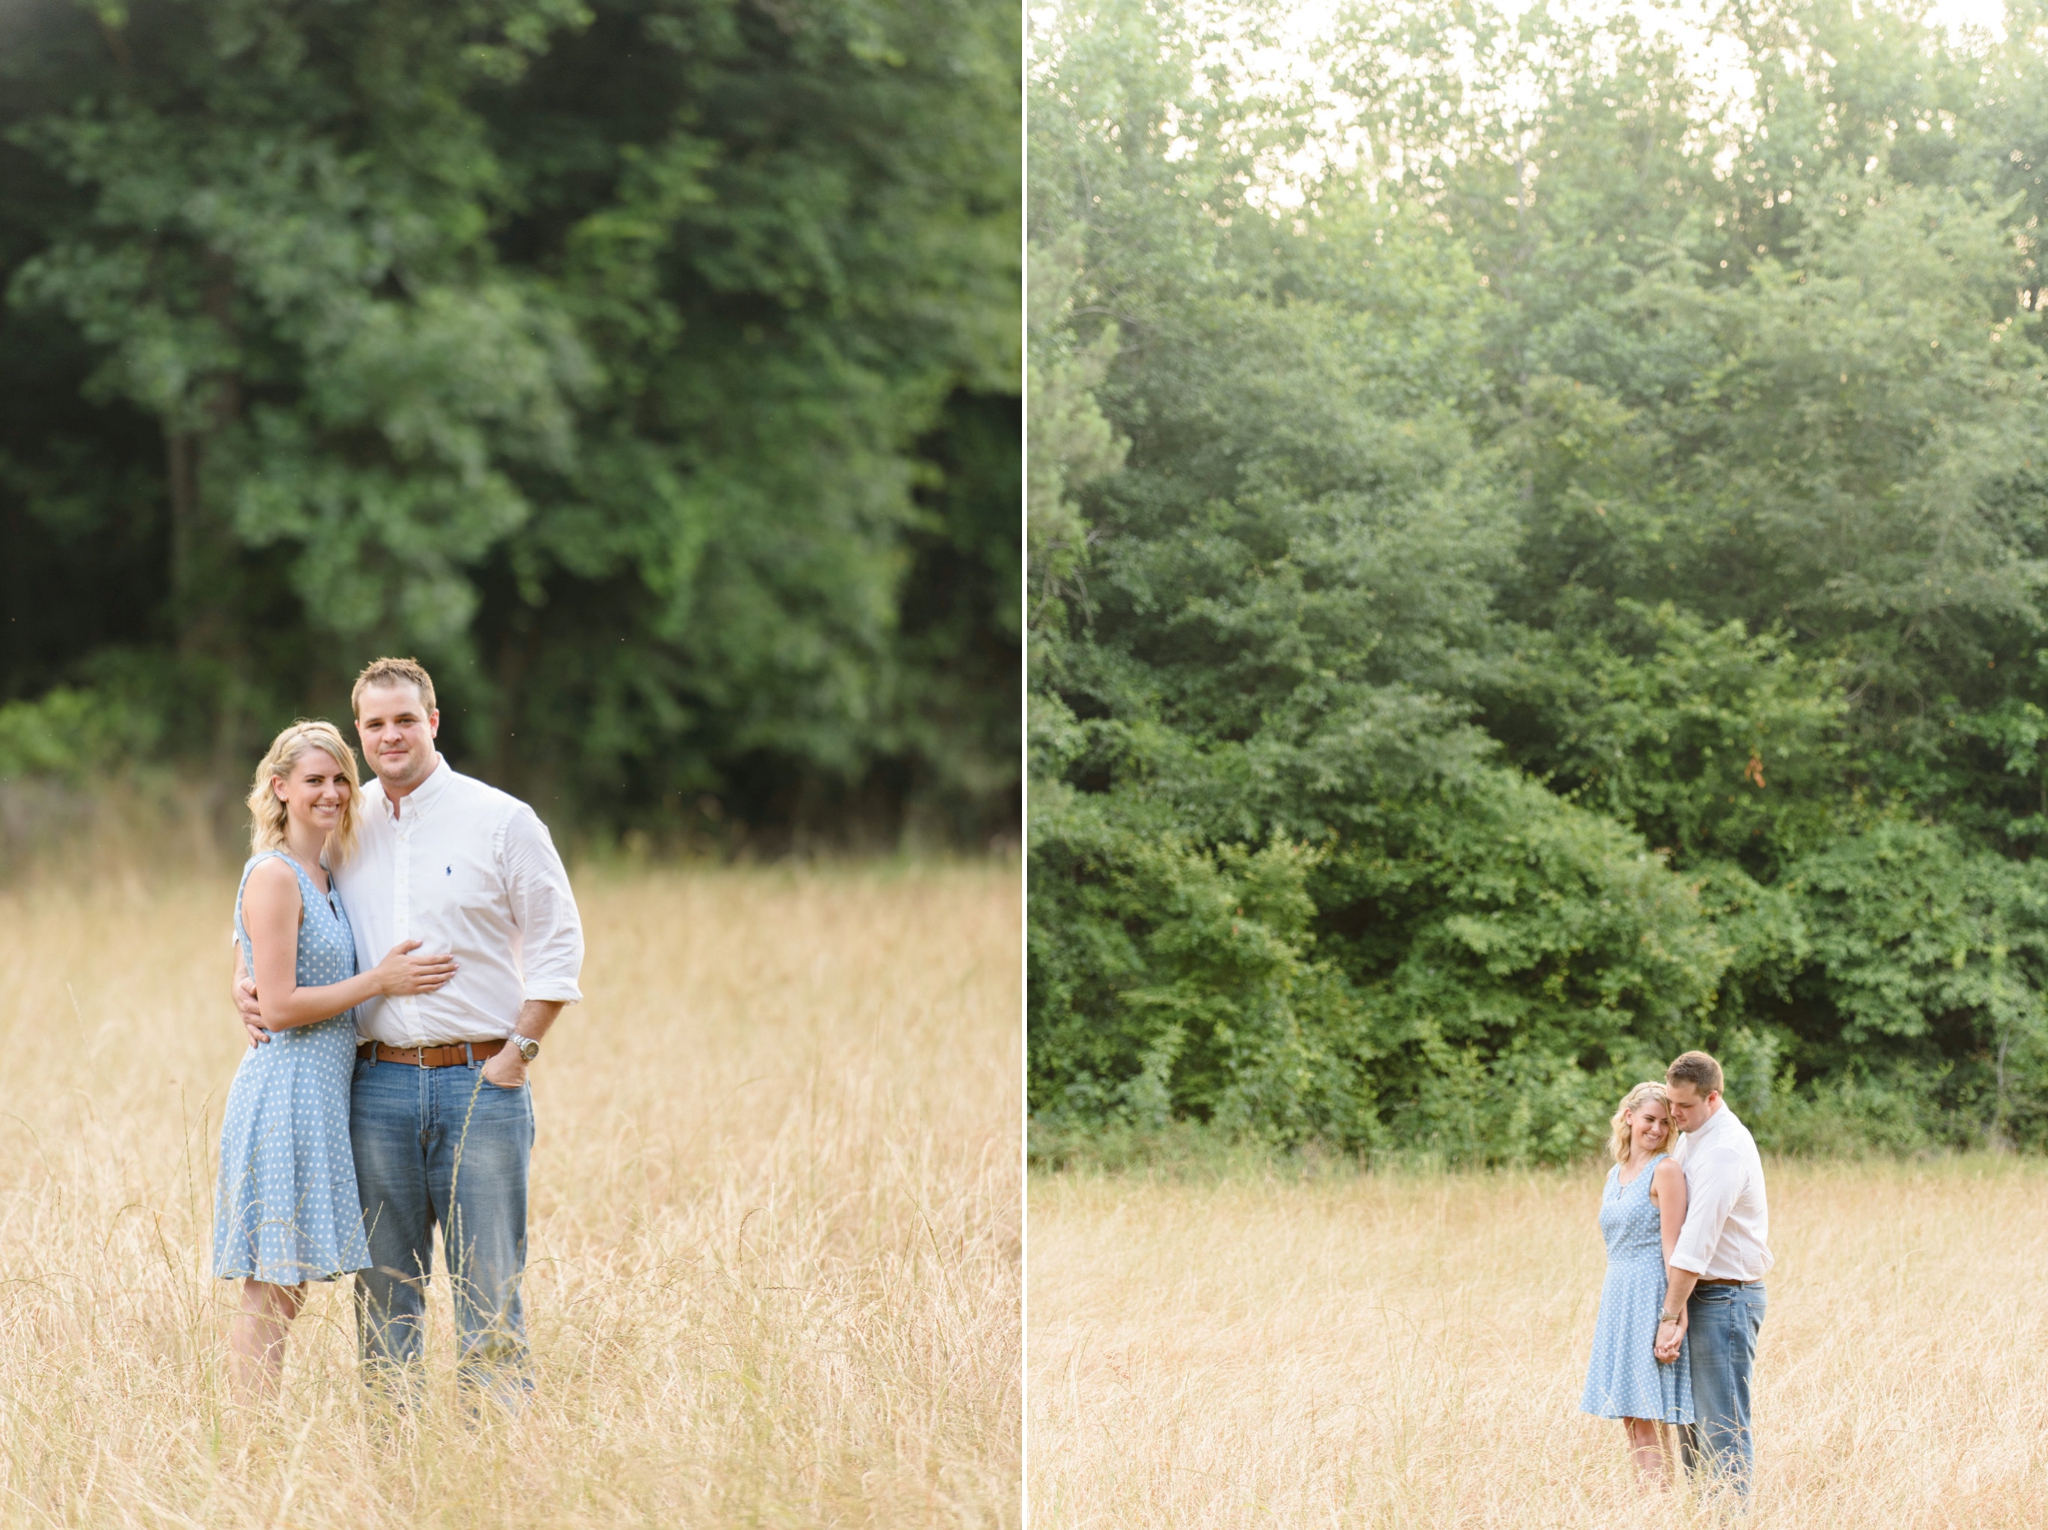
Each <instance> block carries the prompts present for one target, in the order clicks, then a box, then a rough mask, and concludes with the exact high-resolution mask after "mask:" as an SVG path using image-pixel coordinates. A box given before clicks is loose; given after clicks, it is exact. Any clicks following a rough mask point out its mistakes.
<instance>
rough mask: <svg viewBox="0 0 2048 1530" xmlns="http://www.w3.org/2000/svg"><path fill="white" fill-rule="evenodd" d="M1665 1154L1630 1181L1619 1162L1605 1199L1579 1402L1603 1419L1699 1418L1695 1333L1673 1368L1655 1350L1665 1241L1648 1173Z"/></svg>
mask: <svg viewBox="0 0 2048 1530" xmlns="http://www.w3.org/2000/svg"><path fill="white" fill-rule="evenodd" d="M1664 1156H1665V1155H1664V1154H1662V1153H1659V1154H1658V1155H1657V1156H1656V1157H1655V1158H1652V1159H1651V1160H1650V1161H1649V1163H1648V1164H1646V1165H1644V1167H1643V1170H1642V1172H1641V1173H1640V1174H1638V1175H1636V1177H1635V1178H1634V1179H1632V1180H1630V1181H1629V1182H1628V1183H1627V1184H1625V1185H1624V1184H1623V1183H1622V1182H1621V1166H1620V1165H1619V1164H1617V1165H1616V1166H1615V1167H1614V1168H1613V1169H1612V1170H1610V1171H1609V1172H1608V1175H1607V1188H1606V1190H1605V1191H1604V1192H1603V1193H1602V1194H1601V1197H1600V1231H1601V1233H1602V1234H1603V1235H1604V1236H1605V1237H1606V1239H1607V1284H1606V1285H1605V1286H1603V1287H1602V1288H1601V1291H1600V1318H1599V1321H1598V1323H1597V1324H1596V1325H1595V1326H1594V1329H1593V1363H1592V1364H1591V1365H1589V1366H1588V1367H1587V1368H1586V1395H1585V1397H1584V1399H1582V1400H1581V1401H1580V1403H1579V1407H1580V1408H1581V1409H1582V1410H1583V1411H1585V1412H1587V1413H1593V1414H1597V1415H1599V1416H1600V1417H1601V1418H1647V1419H1653V1420H1655V1421H1657V1422H1659V1423H1665V1424H1690V1423H1691V1422H1693V1413H1692V1341H1691V1339H1690V1337H1688V1338H1687V1339H1685V1340H1684V1341H1682V1342H1681V1343H1680V1344H1679V1347H1678V1358H1677V1359H1676V1360H1674V1361H1673V1362H1671V1364H1669V1365H1664V1364H1660V1363H1659V1362H1658V1359H1657V1356H1656V1355H1655V1354H1654V1353H1653V1350H1654V1347H1655V1345H1656V1342H1657V1317H1658V1314H1660V1313H1661V1312H1663V1310H1664V1290H1665V1276H1664V1238H1663V1232H1662V1228H1661V1226H1660V1219H1659V1217H1658V1214H1657V1203H1656V1202H1655V1201H1653V1200H1651V1199H1650V1178H1651V1176H1652V1175H1654V1174H1655V1173H1656V1172H1657V1165H1658V1164H1659V1163H1661V1162H1662V1161H1663V1159H1664Z"/></svg>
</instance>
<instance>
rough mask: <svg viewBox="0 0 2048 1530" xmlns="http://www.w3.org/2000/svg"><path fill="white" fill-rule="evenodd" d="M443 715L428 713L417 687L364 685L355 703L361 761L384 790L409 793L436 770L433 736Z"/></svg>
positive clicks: (401, 684)
mask: <svg viewBox="0 0 2048 1530" xmlns="http://www.w3.org/2000/svg"><path fill="white" fill-rule="evenodd" d="M440 731H441V714H440V712H439V711H438V710H435V711H431V712H430V711H428V710H427V707H426V705H425V703H424V702H423V701H422V700H421V697H420V691H419V687H418V686H416V685H413V684H411V683H409V682H407V681H403V680H400V681H394V682H393V683H391V684H389V685H368V686H365V687H363V694H362V697H361V699H360V700H359V701H358V702H357V703H356V736H357V737H358V738H360V739H361V740H362V741H363V758H364V759H366V760H368V761H369V762H370V769H372V770H374V771H376V772H377V779H378V780H380V781H382V782H383V783H384V785H385V787H386V788H387V789H390V790H393V791H398V792H407V791H410V790H412V788H413V787H414V786H416V785H417V784H418V783H419V782H420V780H421V779H422V778H423V777H425V775H426V774H427V772H428V771H430V770H432V769H433V768H434V735H435V734H437V733H439V732H440Z"/></svg>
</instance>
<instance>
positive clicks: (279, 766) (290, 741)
mask: <svg viewBox="0 0 2048 1530" xmlns="http://www.w3.org/2000/svg"><path fill="white" fill-rule="evenodd" d="M308 749H318V750H320V751H321V752H322V753H323V754H327V755H331V756H333V759H334V763H335V764H337V765H339V766H340V767H341V773H342V774H343V775H345V776H347V777H348V795H347V796H346V797H345V798H343V799H342V804H341V819H340V821H339V822H337V823H336V824H335V826H334V828H333V830H332V831H331V832H330V833H329V834H328V836H327V844H326V846H325V848H324V849H323V850H322V851H321V854H320V859H321V860H323V861H324V862H326V863H327V865H329V866H339V865H340V864H341V863H342V862H344V861H346V860H347V859H348V858H349V857H350V856H352V855H354V854H355V853H356V830H357V829H358V827H359V826H360V825H361V822H362V818H361V813H362V803H363V792H362V782H361V780H360V779H359V778H358V777H357V775H356V752H355V751H354V750H353V749H351V748H349V746H348V740H347V739H345V738H343V737H342V736H341V730H340V729H339V728H337V727H335V726H334V724H333V723H330V722H306V721H304V720H303V719H302V720H300V721H298V722H295V723H293V724H292V725H291V726H290V727H289V728H287V729H285V730H284V732H282V733H280V734H278V736H277V737H276V738H274V739H272V740H271V741H270V748H269V749H268V750H266V751H265V752H264V755H263V759H262V762H261V763H260V764H258V765H257V767H256V779H255V780H254V781H252V782H250V783H249V853H250V854H252V855H261V854H262V853H263V852H264V851H266V850H282V849H283V848H284V826H285V816H286V815H285V806H284V803H283V802H282V801H281V800H279V798H278V795H277V793H276V791H275V790H273V789H272V787H271V784H270V783H271V782H273V781H282V780H284V779H285V778H286V777H287V776H289V775H290V774H291V773H292V771H293V769H294V768H295V767H296V766H297V765H298V763H299V759H300V757H301V756H302V755H304V754H305V752H306V751H307V750H308Z"/></svg>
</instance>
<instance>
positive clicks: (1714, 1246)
mask: <svg viewBox="0 0 2048 1530" xmlns="http://www.w3.org/2000/svg"><path fill="white" fill-rule="evenodd" d="M1721 1082H1722V1080H1721V1065H1720V1064H1719V1063H1717V1062H1715V1061H1714V1059H1713V1058H1711V1057H1709V1056H1708V1055H1707V1054H1706V1053H1704V1052H1686V1053H1684V1054H1682V1055H1681V1056H1680V1057H1679V1058H1678V1060H1677V1061H1675V1062H1673V1063H1672V1064H1671V1066H1670V1067H1669V1068H1667V1069H1666V1070H1665V1072H1664V1085H1665V1090H1666V1092H1667V1093H1668V1094H1669V1096H1670V1099H1671V1120H1672V1124H1673V1125H1674V1126H1676V1127H1677V1128H1678V1129H1679V1130H1680V1131H1682V1132H1684V1133H1685V1138H1684V1140H1683V1141H1682V1142H1681V1143H1680V1144H1679V1147H1678V1151H1677V1153H1676V1155H1675V1156H1676V1157H1677V1159H1678V1161H1679V1164H1680V1166H1681V1167H1682V1168H1683V1169H1684V1170H1685V1182H1686V1197H1687V1198H1686V1207H1685V1224H1684V1226H1683V1227H1681V1228H1680V1229H1679V1233H1678V1243H1677V1245H1676V1247H1674V1248H1673V1249H1672V1251H1671V1276H1670V1284H1669V1286H1668V1287H1667V1288H1666V1291H1665V1294H1664V1310H1663V1312H1661V1313H1660V1314H1659V1317H1660V1319H1661V1322H1660V1323H1659V1325H1658V1328H1657V1339H1656V1353H1657V1358H1658V1359H1659V1360H1664V1361H1670V1360H1675V1359H1677V1358H1678V1346H1679V1342H1680V1340H1681V1339H1683V1338H1685V1337H1686V1336H1687V1335H1688V1334H1690V1336H1691V1340H1692V1398H1693V1410H1694V1413H1695V1415H1696V1416H1697V1422H1696V1423H1693V1424H1691V1425H1688V1426H1687V1427H1686V1428H1685V1429H1684V1430H1683V1431H1682V1433H1681V1435H1680V1443H1681V1446H1682V1447H1683V1451H1684V1455H1685V1465H1686V1469H1687V1470H1688V1471H1690V1472H1692V1473H1694V1474H1695V1475H1698V1474H1701V1473H1705V1474H1709V1475H1712V1476H1715V1477H1718V1478H1719V1479H1721V1480H1723V1481H1726V1482H1728V1483H1730V1484H1732V1485H1733V1486H1734V1488H1735V1490H1736V1491H1737V1492H1739V1493H1740V1494H1742V1495H1743V1497H1745V1498H1747V1497H1748V1496H1749V1489H1750V1478H1751V1475H1752V1473H1753V1471H1754V1469H1755V1463H1756V1456H1755V1450H1754V1448H1753V1446H1752V1443H1751V1437H1750V1427H1749V1378H1750V1372H1751V1369H1752V1368H1753V1367H1754V1365H1755V1363H1756V1336H1757V1331H1758V1330H1759V1329H1760V1328H1762V1327H1763V1321H1764V1288H1763V1277H1764V1272H1765V1271H1766V1270H1768V1269H1770V1267H1771V1251H1770V1247H1769V1245H1768V1241H1767V1240H1768V1238H1769V1235H1770V1211H1769V1207H1768V1205H1767V1204H1766V1202H1765V1200H1764V1165H1763V1159H1762V1158H1760V1157H1759V1156H1758V1155H1757V1150H1756V1139H1755V1138H1754V1137H1752V1136H1750V1134H1749V1128H1748V1127H1746V1126H1744V1125H1743V1124H1742V1122H1741V1121H1739V1120H1737V1119H1736V1115H1735V1112H1734V1111H1732V1110H1730V1109H1729V1108H1728V1106H1727V1104H1726V1102H1725V1101H1723V1100H1722V1098H1721ZM1681 1318H1683V1320H1684V1321H1683V1322H1681V1321H1680V1319H1681Z"/></svg>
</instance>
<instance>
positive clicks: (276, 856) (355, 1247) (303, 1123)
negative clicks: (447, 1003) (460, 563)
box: [213, 722, 454, 1401]
mask: <svg viewBox="0 0 2048 1530" xmlns="http://www.w3.org/2000/svg"><path fill="white" fill-rule="evenodd" d="M360 801H361V797H360V795H359V794H358V792H357V790H356V757H355V752H354V751H353V750H352V749H350V748H349V747H348V744H347V743H346V741H344V740H343V738H342V736H341V733H340V731H339V730H337V729H336V728H335V727H334V726H333V725H332V724H331V723H324V722H302V723H295V724H293V725H292V726H291V727H289V728H287V729H285V730H284V732H282V733H280V734H278V736H277V737H276V738H275V739H273V740H272V741H271V745H270V752H269V753H267V754H266V755H264V756H263V762H262V763H261V764H260V765H258V766H257V767H256V779H255V783H254V785H253V786H252V787H251V788H250V792H249V816H250V820H251V823H250V830H249V848H250V849H251V851H253V852H254V853H253V854H252V856H251V857H250V860H249V863H248V865H247V866H245V867H244V868H243V870H242V886H241V890H240V891H239V892H238V893H237V894H236V897H235V938H236V939H237V941H238V942H239V943H240V945H241V948H242V960H243V961H244V963H246V964H247V966H248V969H249V970H250V971H251V972H252V973H254V974H255V977H256V992H257V995H258V1000H257V1002H258V1004H259V1006H260V1007H261V1009H262V1012H263V1024H264V1027H265V1029H267V1030H268V1031H270V1032H271V1033H272V1034H271V1039H270V1041H269V1042H268V1043H267V1044H266V1045H263V1046H256V1047H251V1048H250V1049H249V1050H248V1052H246V1053H245V1054H244V1055H243V1058H242V1065H241V1067H240V1068H239V1069H238V1070H237V1071H236V1073H235V1082H234V1086H233V1088H231V1089H230V1090H229V1091H228V1103H227V1111H226V1115H225V1117H224V1119H223V1120H222V1123H221V1140H220V1183H219V1187H218V1189H217V1190H216V1192H215V1199H214V1226H213V1273H214V1274H215V1275H217V1276H219V1277H220V1278H221V1279H223V1280H234V1279H237V1278H239V1279H241V1280H242V1282H243V1284H242V1303H241V1310H240V1311H239V1312H238V1313H237V1314H236V1315H235V1317H234V1319H233V1321H232V1323H231V1324H230V1327H229V1335H228V1338H229V1350H230V1361H229V1374H230V1379H231V1381H232V1382H233V1384H234V1389H235V1394H236V1396H237V1397H239V1398H240V1399H242V1400H243V1401H250V1400H253V1399H255V1398H258V1397H262V1396H265V1395H267V1394H269V1393H272V1392H274V1391H275V1390H276V1388H277V1385H278V1381H279V1378H280V1376H281V1375H282V1373H283V1369H284V1340H285V1333H286V1331H287V1330H288V1329H289V1328H290V1326H291V1321H292V1319H293V1318H294V1317H296V1316H297V1315H298V1311H299V1302H300V1300H301V1298H302V1296H303V1295H304V1290H305V1282H306V1281H308V1280H333V1279H335V1278H337V1277H338V1276H341V1275H344V1274H347V1273H348V1272H349V1271H351V1270H359V1269H362V1268H363V1267H365V1266H366V1265H368V1264H369V1262H370V1252H369V1248H368V1247H367V1245H366V1244H365V1242H364V1239H363V1214H362V1206H361V1204H360V1202H358V1200H357V1199H356V1172H355V1160H354V1158H353V1157H352V1156H351V1154H350V1152H349V1140H348V1093H349V1077H350V1073H351V1070H352V1068H353V1065H354V1062H355V1053H356V1034H355V1018H354V1015H353V1013H352V1011H353V1009H354V1007H355V1006H356V1005H357V1004H360V1003H361V1002H362V1001H363V1000H365V999H368V998H370V997H372V996H373V995H378V994H386V995H388V994H418V993H432V992H433V991H434V990H435V989H437V988H439V987H440V986H441V985H442V984H443V983H445V982H447V981H448V979H449V977H450V976H451V975H453V972H454V963H453V961H452V960H451V959H450V958H448V957H445V956H443V957H415V956H412V955H410V954H408V953H410V952H411V951H412V950H413V949H414V948H415V947H416V946H418V945H419V942H418V941H416V940H408V941H405V942H403V943H402V944H400V945H397V946H395V947H393V948H392V951H391V954H390V955H388V956H386V957H385V958H384V960H383V961H382V962H380V963H378V965H377V966H376V968H375V969H374V970H372V971H370V972H366V973H362V974H361V975H358V974H357V972H356V945H355V936H354V934H353V932H352V931H351V930H350V929H349V923H348V915H347V914H346V913H344V912H343V911H342V907H341V902H340V900H339V899H338V898H336V897H335V895H334V891H333V888H332V885H331V884H330V882H329V881H328V876H327V872H328V868H329V867H330V866H338V865H340V864H341V863H342V862H343V861H344V860H346V859H347V858H348V856H349V854H350V852H351V851H353V850H354V848H355V842H356V826H357V817H356V814H357V810H358V804H359V803H360Z"/></svg>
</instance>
